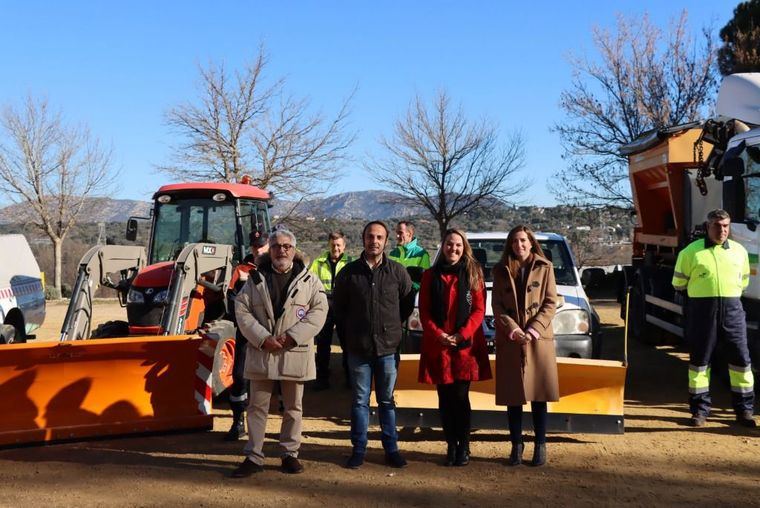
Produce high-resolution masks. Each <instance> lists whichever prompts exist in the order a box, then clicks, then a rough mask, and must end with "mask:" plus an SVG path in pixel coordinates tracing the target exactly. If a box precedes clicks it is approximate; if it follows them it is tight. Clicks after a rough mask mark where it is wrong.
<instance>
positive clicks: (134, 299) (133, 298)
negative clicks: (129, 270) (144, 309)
mask: <svg viewBox="0 0 760 508" xmlns="http://www.w3.org/2000/svg"><path fill="white" fill-rule="evenodd" d="M127 303H145V297H144V296H143V294H142V292H140V291H137V290H136V289H130V290H129V292H128V293H127Z"/></svg>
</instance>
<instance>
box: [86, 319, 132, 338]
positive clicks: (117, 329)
mask: <svg viewBox="0 0 760 508" xmlns="http://www.w3.org/2000/svg"><path fill="white" fill-rule="evenodd" d="M128 336H129V323H127V322H126V321H106V322H105V323H102V324H100V325H98V327H97V328H95V330H93V332H92V333H91V334H90V338H91V339H113V338H116V337H128Z"/></svg>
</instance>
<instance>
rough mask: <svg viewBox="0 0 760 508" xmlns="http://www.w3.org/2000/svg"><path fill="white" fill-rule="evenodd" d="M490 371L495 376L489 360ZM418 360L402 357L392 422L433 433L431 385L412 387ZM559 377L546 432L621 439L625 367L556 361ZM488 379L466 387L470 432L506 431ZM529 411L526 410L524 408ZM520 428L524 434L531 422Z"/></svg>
mask: <svg viewBox="0 0 760 508" xmlns="http://www.w3.org/2000/svg"><path fill="white" fill-rule="evenodd" d="M490 360H491V371H492V372H494V373H495V372H496V365H495V360H496V357H495V356H494V355H491V356H490ZM419 361H420V355H418V354H402V355H401V362H400V364H399V372H398V379H397V381H396V391H395V395H394V396H395V399H396V421H397V423H398V424H399V425H402V426H410V427H439V426H440V418H439V417H438V393H437V392H436V389H435V385H427V384H422V383H419V382H418V381H417V376H418V369H419ZM557 369H558V373H559V393H560V400H559V401H558V402H550V403H549V417H548V422H547V430H549V431H552V432H580V433H597V434H622V433H623V431H624V415H623V397H624V389H625V373H626V367H625V364H624V362H618V361H612V360H583V359H577V358H557ZM495 393H496V383H495V381H494V379H490V380H488V381H479V382H473V383H472V384H471V385H470V403H471V404H472V409H473V412H472V428H474V429H502V428H504V429H506V428H507V414H506V407H504V406H497V405H496V404H495ZM525 410H526V411H530V404H527V405H526V406H525ZM523 425H524V426H525V427H526V428H530V426H531V425H532V419H531V418H524V419H523Z"/></svg>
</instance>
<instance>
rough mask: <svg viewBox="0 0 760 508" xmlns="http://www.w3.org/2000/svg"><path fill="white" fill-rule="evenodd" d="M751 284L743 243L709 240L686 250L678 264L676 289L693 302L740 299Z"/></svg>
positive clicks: (675, 273)
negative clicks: (706, 299)
mask: <svg viewBox="0 0 760 508" xmlns="http://www.w3.org/2000/svg"><path fill="white" fill-rule="evenodd" d="M748 284H749V257H748V256H747V251H746V249H745V248H744V247H742V245H741V244H740V243H737V242H735V241H733V240H726V241H725V242H724V243H723V244H722V245H715V244H713V243H712V242H711V241H710V239H709V238H705V239H700V240H695V241H693V242H691V243H690V244H689V245H687V246H686V248H684V249H683V250H682V251H681V252H680V253H679V254H678V259H677V260H676V268H675V271H674V272H673V287H674V288H676V290H678V291H682V290H684V289H686V290H687V291H688V294H689V297H690V298H715V297H739V296H741V295H742V291H743V290H744V288H746V287H747V285H748Z"/></svg>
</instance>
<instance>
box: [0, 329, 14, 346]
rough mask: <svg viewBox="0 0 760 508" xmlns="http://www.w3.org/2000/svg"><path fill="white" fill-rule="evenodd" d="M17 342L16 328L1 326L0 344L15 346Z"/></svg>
mask: <svg viewBox="0 0 760 508" xmlns="http://www.w3.org/2000/svg"><path fill="white" fill-rule="evenodd" d="M16 342H17V341H16V327H15V326H13V325H0V344H14V343H16Z"/></svg>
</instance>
